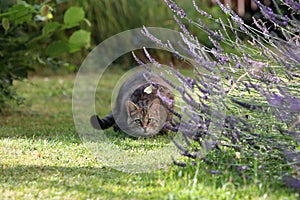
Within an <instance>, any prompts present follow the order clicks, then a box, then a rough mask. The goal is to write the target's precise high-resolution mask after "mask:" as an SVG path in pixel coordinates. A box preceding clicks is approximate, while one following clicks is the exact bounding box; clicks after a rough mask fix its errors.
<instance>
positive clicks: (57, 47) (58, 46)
mask: <svg viewBox="0 0 300 200" xmlns="http://www.w3.org/2000/svg"><path fill="white" fill-rule="evenodd" d="M69 50H70V47H69V46H68V44H67V43H65V42H63V41H55V42H53V43H51V44H50V45H49V46H48V47H47V49H46V54H47V55H49V56H51V57H58V56H60V55H62V54H63V53H66V52H68V51H69Z"/></svg>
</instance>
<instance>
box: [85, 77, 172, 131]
mask: <svg viewBox="0 0 300 200" xmlns="http://www.w3.org/2000/svg"><path fill="white" fill-rule="evenodd" d="M173 103H174V95H173V94H172V92H171V90H170V89H169V87H168V85H167V84H166V83H165V82H164V81H163V80H162V79H161V78H159V77H158V76H157V75H154V74H152V73H150V72H138V73H135V74H134V75H132V76H131V77H130V78H129V79H127V80H126V81H125V82H124V84H123V85H122V86H121V88H120V90H119V93H118V96H117V98H116V102H115V105H114V107H113V109H112V112H111V113H110V114H109V115H107V116H105V117H103V118H99V117H98V116H97V115H93V116H92V117H91V119H90V120H91V123H92V125H93V127H94V128H96V129H107V128H109V127H112V126H113V127H114V130H115V131H117V130H120V129H121V130H122V131H124V132H126V133H127V134H129V135H132V136H135V137H148V136H153V135H155V134H157V133H159V132H166V131H167V130H166V129H165V128H164V125H165V124H168V125H170V124H171V120H172V113H171V110H172V109H173V107H174V104H173Z"/></svg>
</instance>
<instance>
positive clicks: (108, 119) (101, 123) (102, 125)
mask: <svg viewBox="0 0 300 200" xmlns="http://www.w3.org/2000/svg"><path fill="white" fill-rule="evenodd" d="M90 122H91V124H92V126H93V127H94V128H95V129H102V130H104V129H107V128H109V127H112V126H113V125H114V124H115V119H114V117H113V114H112V113H110V114H108V115H106V116H105V117H103V118H102V119H101V118H99V117H98V115H92V116H91V118H90Z"/></svg>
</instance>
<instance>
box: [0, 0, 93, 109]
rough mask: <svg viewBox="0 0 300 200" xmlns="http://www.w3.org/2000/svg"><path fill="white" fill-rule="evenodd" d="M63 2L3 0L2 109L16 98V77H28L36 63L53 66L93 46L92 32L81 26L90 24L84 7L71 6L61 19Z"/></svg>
mask: <svg viewBox="0 0 300 200" xmlns="http://www.w3.org/2000/svg"><path fill="white" fill-rule="evenodd" d="M59 4H63V3H53V2H52V1H49V2H48V3H40V4H33V3H32V4H30V3H27V2H25V1H14V0H7V1H4V2H0V40H1V42H0V110H1V107H3V106H4V103H5V101H6V100H7V99H14V98H15V95H14V93H13V92H12V91H11V85H12V84H13V81H14V80H21V79H24V78H27V76H28V72H29V71H31V70H33V68H34V66H36V65H42V66H43V67H51V65H53V64H55V63H57V62H59V58H60V57H61V56H62V55H67V54H70V53H75V52H77V51H80V50H81V49H82V48H89V46H90V41H91V40H90V37H91V34H90V32H89V31H87V30H83V29H82V28H81V27H82V23H86V24H88V25H89V22H88V20H87V19H85V12H84V10H83V9H82V8H81V7H69V8H67V9H66V11H64V13H63V19H61V15H60V14H57V10H59V8H60V7H63V6H61V5H60V6H59ZM56 14H57V15H56Z"/></svg>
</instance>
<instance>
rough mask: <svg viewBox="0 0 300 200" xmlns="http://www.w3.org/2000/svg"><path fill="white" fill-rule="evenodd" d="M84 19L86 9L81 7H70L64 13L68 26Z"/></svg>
mask: <svg viewBox="0 0 300 200" xmlns="http://www.w3.org/2000/svg"><path fill="white" fill-rule="evenodd" d="M83 19H84V11H83V9H82V8H80V7H70V8H69V9H68V10H67V11H66V12H65V14H64V23H65V24H66V25H68V26H74V25H77V24H78V23H79V22H80V21H81V20H83Z"/></svg>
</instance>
